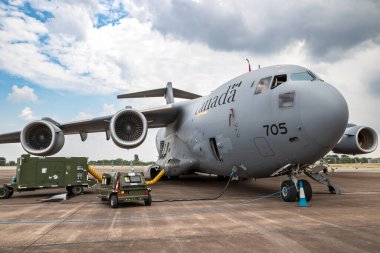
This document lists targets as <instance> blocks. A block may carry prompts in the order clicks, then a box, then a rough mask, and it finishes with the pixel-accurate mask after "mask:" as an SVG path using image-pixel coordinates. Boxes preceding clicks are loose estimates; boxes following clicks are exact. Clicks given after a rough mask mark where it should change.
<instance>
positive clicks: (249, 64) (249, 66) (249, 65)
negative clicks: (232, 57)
mask: <svg viewBox="0 0 380 253" xmlns="http://www.w3.org/2000/svg"><path fill="white" fill-rule="evenodd" d="M245 59H246V61H247V62H248V72H251V63H249V60H248V59H247V58H245Z"/></svg>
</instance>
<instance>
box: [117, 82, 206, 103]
mask: <svg viewBox="0 0 380 253" xmlns="http://www.w3.org/2000/svg"><path fill="white" fill-rule="evenodd" d="M145 97H165V99H166V103H167V104H172V103H174V98H184V99H196V98H199V97H201V96H200V95H197V94H194V93H191V92H187V91H184V90H180V89H175V88H173V86H172V83H171V82H168V83H167V85H166V88H161V89H155V90H146V91H140V92H134V93H126V94H122V95H118V96H117V98H119V99H120V98H145Z"/></svg>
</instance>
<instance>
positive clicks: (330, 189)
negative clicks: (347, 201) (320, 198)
mask: <svg viewBox="0 0 380 253" xmlns="http://www.w3.org/2000/svg"><path fill="white" fill-rule="evenodd" d="M329 192H330V193H331V194H336V192H335V188H334V187H332V186H329Z"/></svg>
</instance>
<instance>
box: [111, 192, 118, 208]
mask: <svg viewBox="0 0 380 253" xmlns="http://www.w3.org/2000/svg"><path fill="white" fill-rule="evenodd" d="M117 204H118V203H117V196H116V195H112V196H111V198H110V206H111V207H112V208H117Z"/></svg>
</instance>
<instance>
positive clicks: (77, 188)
mask: <svg viewBox="0 0 380 253" xmlns="http://www.w3.org/2000/svg"><path fill="white" fill-rule="evenodd" d="M71 191H72V192H73V195H75V196H78V195H80V194H82V192H83V187H82V186H77V185H76V186H73V188H72V190H71Z"/></svg>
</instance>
